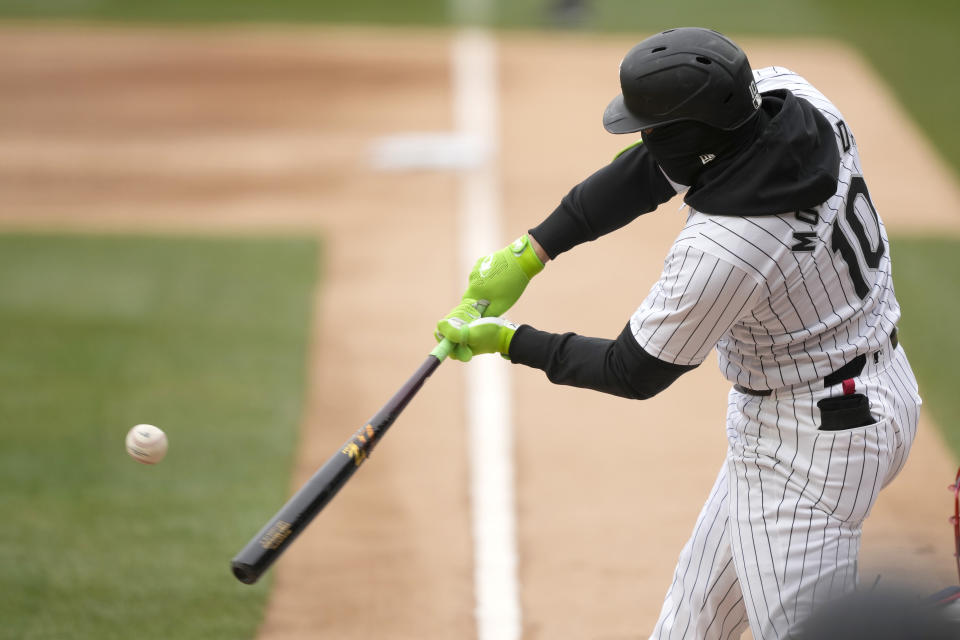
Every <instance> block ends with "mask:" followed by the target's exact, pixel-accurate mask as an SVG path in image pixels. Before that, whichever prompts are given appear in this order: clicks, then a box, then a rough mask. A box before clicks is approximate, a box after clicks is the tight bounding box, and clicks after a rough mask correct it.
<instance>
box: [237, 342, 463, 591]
mask: <svg viewBox="0 0 960 640" xmlns="http://www.w3.org/2000/svg"><path fill="white" fill-rule="evenodd" d="M445 355H446V354H445V353H444V354H443V357H445ZM443 357H437V356H436V355H433V354H431V355H430V356H428V357H427V359H426V360H425V361H424V362H423V364H422V365H420V368H419V369H417V371H416V373H414V374H413V375H412V376H410V378H409V379H408V380H407V381H406V382H405V383H404V384H403V386H402V387H401V388H400V389H399V390H398V391H397V392H396V393H395V394H394V395H393V397H392V398H390V400H389V401H388V402H387V403H386V404H385V405H384V406H383V408H381V409H380V411H378V412H377V414H376V415H375V416H374V417H373V418H371V419H370V422H369V423H367V424H366V425H365V426H363V427H361V428H360V430H359V431H357V432H356V433H355V434H354V435H353V437H352V438H350V440H348V441H347V442H346V443H345V444H344V445H343V447H341V448H340V450H339V451H337V452H336V453H335V454H333V456H332V457H331V458H330V459H329V460H327V462H326V463H325V464H324V465H323V466H322V467H320V469H319V470H318V471H317V472H316V473H315V474H313V477H312V478H310V479H309V480H308V481H307V482H306V484H304V485H303V486H302V487H300V489H299V490H298V491H297V492H296V493H295V494H293V497H291V498H290V499H289V500H288V501H287V503H286V504H285V505H283V507H282V508H281V509H280V511H278V512H277V514H276V515H275V516H273V518H272V519H271V520H270V522H268V523H267V524H266V525H265V526H264V527H263V528H262V529H261V530H260V532H259V533H257V535H255V536H254V537H253V538H251V539H250V542H248V543H247V546H245V547H244V548H243V549H242V550H241V551H240V553H238V554H237V555H236V556H234V558H233V560H232V561H231V563H230V566H231V568H232V570H233V575H235V576H236V577H237V580H239V581H240V582H243V583H244V584H253V583H254V582H256V581H257V580H259V579H260V576H262V575H263V573H264V572H265V571H266V570H267V569H268V568H270V565H272V564H273V563H274V561H275V560H276V559H277V558H279V557H280V554H282V553H283V551H284V549H286V548H287V547H288V546H289V545H290V544H291V543H292V542H293V541H294V540H295V539H296V537H297V536H298V535H300V533H301V532H302V531H303V530H304V529H306V527H307V525H308V524H310V522H311V521H312V520H313V519H314V517H315V516H316V515H317V514H318V513H320V511H321V510H322V509H323V508H324V507H325V506H327V503H328V502H330V500H332V499H333V496H335V495H337V492H338V491H340V488H341V487H343V485H344V484H346V482H347V480H349V479H350V477H351V476H352V475H353V474H354V472H355V471H356V470H357V469H358V468H359V467H360V465H361V464H363V462H364V461H365V460H366V459H367V458H368V457H369V456H370V452H371V451H372V450H373V447H374V445H376V444H377V442H379V441H380V438H382V437H383V435H384V433H386V431H387V429H389V428H390V425H391V424H393V422H394V420H396V419H397V416H399V415H400V412H401V411H403V409H404V408H405V407H406V406H407V404H408V403H409V402H410V400H412V399H413V396H414V395H416V393H417V391H419V390H420V387H422V386H423V383H424V382H425V381H426V379H427V378H428V377H429V376H430V374H431V373H433V371H434V370H435V369H436V368H437V367H438V366H439V365H440V362H441V361H442V359H443Z"/></svg>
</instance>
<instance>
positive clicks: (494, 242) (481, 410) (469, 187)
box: [452, 28, 521, 640]
mask: <svg viewBox="0 0 960 640" xmlns="http://www.w3.org/2000/svg"><path fill="white" fill-rule="evenodd" d="M452 63H453V64H452V67H453V96H454V115H455V121H456V128H457V132H458V134H459V135H461V136H463V137H464V138H466V139H470V140H477V141H481V143H482V148H483V150H484V151H485V153H484V154H482V156H481V157H480V159H479V160H477V161H476V162H475V164H473V165H472V166H471V167H470V168H469V169H466V170H464V171H462V172H461V177H460V189H459V202H458V207H457V210H458V213H459V244H460V250H459V255H460V272H461V273H468V272H469V270H470V269H471V268H472V267H473V262H474V260H476V258H477V257H479V256H481V255H483V254H485V253H489V252H491V251H493V250H494V249H496V248H498V247H499V246H500V245H502V244H504V240H503V237H502V233H501V229H500V183H499V179H498V172H499V162H498V159H499V135H500V131H499V97H498V90H497V74H496V68H497V59H496V44H495V42H494V40H493V38H492V37H491V36H490V35H489V34H488V33H487V32H486V31H483V30H481V29H478V28H465V29H462V30H461V31H459V32H458V33H457V36H456V38H455V40H454V43H453V51H452ZM475 160H476V159H475ZM509 367H510V365H509V363H507V362H506V361H505V360H502V359H500V358H497V357H494V356H482V357H478V358H476V359H475V360H473V361H471V362H470V364H469V365H468V366H467V367H466V374H467V389H466V410H467V428H468V431H469V447H470V451H469V457H470V491H471V511H472V531H473V540H474V589H475V597H476V611H475V613H476V622H477V637H478V639H479V640H516V639H517V638H519V637H520V630H521V611H520V597H519V587H518V583H517V546H516V523H515V513H516V509H515V500H514V472H513V424H512V415H511V413H512V410H511V407H512V401H511V397H510V370H509Z"/></svg>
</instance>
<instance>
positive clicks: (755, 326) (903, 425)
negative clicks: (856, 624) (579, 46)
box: [437, 28, 920, 639]
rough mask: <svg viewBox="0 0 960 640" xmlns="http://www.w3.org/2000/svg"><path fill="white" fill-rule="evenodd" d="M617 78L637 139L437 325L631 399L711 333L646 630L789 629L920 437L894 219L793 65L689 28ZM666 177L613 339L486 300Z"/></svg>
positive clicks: (840, 576)
mask: <svg viewBox="0 0 960 640" xmlns="http://www.w3.org/2000/svg"><path fill="white" fill-rule="evenodd" d="M620 86H621V91H622V92H621V94H620V95H618V96H616V97H615V98H614V99H613V101H612V102H611V103H610V104H609V106H608V107H607V109H606V111H605V113H604V116H603V124H604V127H605V128H606V130H607V131H609V132H611V133H617V134H621V133H635V132H639V133H640V138H641V140H640V141H639V142H637V143H636V144H634V145H633V146H630V147H628V148H627V149H626V150H625V151H623V152H622V153H620V155H618V156H617V157H616V158H615V159H614V160H613V161H612V162H611V163H610V164H609V165H607V166H605V167H603V168H601V169H599V170H598V171H597V172H596V173H594V174H593V175H591V176H590V177H588V178H587V179H586V180H584V181H583V182H581V183H580V184H578V185H577V186H575V187H573V189H572V190H571V191H570V192H569V193H568V194H567V195H566V196H565V197H564V198H563V199H562V201H561V203H560V205H559V206H558V207H557V208H556V210H554V211H553V213H551V214H550V215H549V216H547V218H546V219H544V220H543V221H542V222H541V223H540V224H539V225H537V226H535V227H533V228H532V229H530V230H529V232H528V233H527V234H525V235H524V236H522V237H521V238H519V239H518V240H517V241H516V242H514V243H513V244H512V245H510V246H508V247H506V248H504V249H502V250H500V251H497V252H495V253H493V254H491V255H488V256H484V257H482V258H480V259H479V260H478V261H477V263H476V266H475V267H474V269H473V271H472V272H471V273H470V276H469V286H468V287H467V290H466V292H465V293H464V295H463V299H462V301H461V304H460V305H458V306H457V307H455V308H454V309H453V311H452V312H451V313H450V314H449V315H447V316H446V317H445V318H444V319H442V320H441V321H440V322H439V323H438V326H437V329H438V337H441V336H445V337H447V338H449V339H450V340H451V341H453V342H455V343H457V345H456V347H455V349H454V353H453V357H454V358H456V359H459V360H463V361H466V360H469V359H470V358H471V357H472V355H474V354H480V353H494V352H496V353H500V354H502V355H503V356H504V357H506V358H509V359H510V360H511V361H512V362H514V363H516V364H523V365H527V366H530V367H536V368H538V369H542V370H543V371H544V372H545V373H546V375H547V377H548V378H549V379H550V381H552V382H554V383H557V384H566V385H573V386H577V387H586V388H591V389H596V390H598V391H603V392H606V393H612V394H616V395H619V396H625V397H628V398H638V399H643V398H649V397H651V396H653V395H655V394H657V393H659V392H661V391H663V390H664V389H666V388H667V387H668V386H669V385H670V384H671V383H672V382H673V381H674V380H676V379H677V378H678V377H679V376H680V375H682V374H683V373H685V372H687V371H689V370H691V369H693V368H694V367H697V366H698V365H699V364H700V363H702V362H703V361H704V359H705V358H706V357H707V355H708V354H709V353H710V351H711V350H713V349H716V351H717V355H718V359H719V365H720V370H721V371H722V373H723V375H724V376H725V377H726V378H727V379H728V380H729V381H730V382H731V383H732V388H731V390H730V394H729V400H728V410H727V424H726V429H727V437H728V449H727V455H726V460H725V461H724V463H723V465H722V466H721V467H720V471H719V473H718V475H717V479H716V483H715V484H714V486H713V489H712V491H711V492H710V494H709V497H708V498H707V500H706V503H705V504H704V506H703V510H702V511H701V513H700V515H699V518H698V519H697V522H696V524H695V525H694V527H693V532H692V534H691V536H690V538H689V540H688V541H687V543H686V545H685V546H684V547H683V550H682V551H681V553H680V558H679V561H678V563H677V567H676V570H675V573H674V576H673V580H672V582H671V583H670V586H669V588H668V589H667V594H666V598H665V600H664V602H663V608H662V610H661V613H660V617H659V620H658V621H657V623H656V626H655V628H654V629H653V632H652V635H651V637H652V638H673V639H678V638H736V637H739V636H740V634H741V632H742V631H743V630H744V629H745V628H746V627H747V625H749V626H750V629H751V631H752V633H753V635H754V637H755V638H758V639H759V638H764V639H770V638H786V637H790V636H792V635H797V634H799V633H800V632H801V631H802V623H803V621H804V619H806V618H807V617H809V616H810V614H811V612H812V611H813V610H814V608H815V607H817V605H818V604H820V603H823V602H827V601H829V600H831V599H834V598H836V597H838V596H840V595H842V594H845V593H847V592H850V591H852V590H853V589H854V588H855V587H856V586H857V555H858V552H859V549H860V535H861V526H862V524H863V521H864V519H865V518H866V517H867V515H868V514H869V513H870V509H871V507H872V506H873V504H874V502H875V500H876V498H877V494H878V493H879V491H880V489H881V488H882V487H884V486H885V485H886V484H887V483H889V482H890V481H891V480H892V479H893V478H894V477H895V476H896V475H897V473H898V472H899V471H900V469H901V468H902V467H903V465H904V462H905V461H906V458H907V454H908V452H909V450H910V446H911V443H912V442H913V439H914V435H915V433H916V428H917V419H918V414H919V407H920V398H919V396H918V394H917V384H916V381H915V379H914V376H913V373H912V371H911V369H910V365H909V363H908V362H907V357H906V355H905V354H904V351H903V348H902V347H900V346H898V341H897V330H896V323H897V321H898V319H899V317H900V308H899V305H898V303H897V299H896V297H895V296H894V289H893V282H892V279H891V270H890V250H889V244H888V241H887V235H886V232H885V230H884V226H883V223H882V222H881V220H880V217H879V216H878V214H877V210H876V207H875V205H874V203H873V202H872V200H871V199H870V193H869V191H868V190H867V183H866V182H865V179H864V176H863V173H862V170H861V167H860V158H859V155H858V150H857V144H856V140H855V138H854V136H853V134H852V132H851V129H850V127H849V125H848V124H847V121H846V120H845V119H844V117H843V115H842V114H841V113H840V111H839V110H838V109H837V108H836V107H835V106H834V105H833V104H832V103H831V102H830V101H829V100H828V99H827V98H826V97H824V95H823V94H821V93H820V92H819V91H818V90H817V89H815V88H814V87H813V86H812V85H810V83H808V82H807V81H806V80H804V79H803V78H802V77H800V76H799V75H797V74H795V73H793V72H791V71H789V70H787V69H784V68H781V67H768V68H765V69H760V70H758V71H752V70H751V68H750V65H749V62H748V61H747V57H746V55H745V54H744V52H743V51H742V50H741V49H740V48H739V47H738V46H737V45H736V44H734V43H733V42H731V41H730V40H729V39H727V38H726V37H724V36H723V35H721V34H719V33H717V32H715V31H711V30H708V29H699V28H683V29H672V30H669V31H664V32H663V33H660V34H657V35H655V36H652V37H650V38H648V39H646V40H644V41H642V42H640V44H638V45H637V46H635V47H634V48H633V49H631V50H630V51H629V52H628V53H627V55H626V57H625V58H624V59H623V61H622V63H621V65H620ZM678 193H682V194H684V195H683V199H684V202H685V203H686V205H688V209H687V219H686V223H685V224H684V226H683V229H682V230H681V231H680V233H679V234H678V236H677V238H676V240H675V241H674V243H673V246H672V247H671V248H670V250H669V252H668V253H667V256H666V259H665V261H664V267H663V272H662V274H661V276H660V279H659V280H658V281H657V282H655V283H654V284H653V287H652V288H651V289H650V292H649V294H648V295H647V297H646V299H645V300H643V301H642V302H641V303H640V306H639V308H638V309H637V310H636V311H635V312H634V313H633V315H632V316H631V317H630V319H629V320H628V321H627V323H626V325H625V326H624V328H623V331H622V332H621V333H620V335H619V336H617V337H616V338H615V339H612V340H611V339H600V338H589V337H583V336H580V335H577V334H574V333H566V334H562V335H561V334H555V333H549V332H545V331H539V330H537V329H534V328H533V327H531V326H528V325H520V326H517V325H515V324H512V323H510V322H508V321H507V320H505V319H503V318H501V317H500V316H501V314H503V313H504V312H505V311H507V309H509V308H510V306H511V305H513V303H514V302H516V300H517V299H518V298H519V296H520V295H521V293H522V292H523V290H524V288H525V287H526V285H527V283H528V282H529V280H530V279H531V278H532V277H533V276H534V275H536V274H537V273H539V272H540V271H541V270H542V269H543V268H544V265H545V264H546V263H547V262H548V261H549V260H552V259H555V258H556V257H557V256H559V255H560V254H561V253H563V252H565V251H567V250H569V249H571V248H573V247H575V246H576V245H578V244H580V243H582V242H586V241H589V240H596V239H597V238H599V237H600V236H602V235H604V234H606V233H609V232H612V231H614V230H616V229H618V228H619V227H621V226H623V225H626V224H627V223H629V222H631V221H633V220H634V219H635V218H637V217H639V216H640V215H642V214H644V213H648V212H650V211H653V210H654V209H656V208H657V206H658V205H660V204H662V203H664V202H666V201H667V200H669V199H670V198H671V197H673V196H674V195H675V194H678Z"/></svg>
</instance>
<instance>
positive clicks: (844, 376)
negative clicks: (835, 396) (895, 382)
mask: <svg viewBox="0 0 960 640" xmlns="http://www.w3.org/2000/svg"><path fill="white" fill-rule="evenodd" d="M898 344H899V340H898V338H897V328H896V327H894V328H893V330H892V331H891V332H890V341H889V343H887V344H885V345H883V347H881V348H880V349H877V350H876V351H871V352H870V353H862V354H860V355H859V356H857V357H855V358H854V359H853V360H851V361H850V362H848V363H846V364H845V365H843V366H842V367H840V368H839V369H837V370H835V371H833V372H831V373H829V374H827V375H826V376H824V377H823V378H822V379H821V380H822V382H823V386H824V388H827V387H832V386H834V385H837V384H841V383H842V382H843V381H844V380H849V379H850V378H856V377H857V376H859V375H860V374H861V373H862V372H863V370H864V368H865V367H866V366H867V364H868V362H870V361H871V360H872V361H873V362H874V363H876V362H878V361H879V360H880V358H881V356H882V354H883V352H884V351H885V350H886V349H887V348H889V349H891V350H893V349H896V348H897V345H898ZM733 388H734V389H736V390H737V391H739V392H740V393H745V394H747V395H750V396H769V395H770V394H772V393H773V392H774V391H775V389H750V388H748V387H745V386H743V385H741V384H734V385H733Z"/></svg>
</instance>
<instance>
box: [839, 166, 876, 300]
mask: <svg viewBox="0 0 960 640" xmlns="http://www.w3.org/2000/svg"><path fill="white" fill-rule="evenodd" d="M858 202H861V203H863V204H865V205H866V207H861V211H862V212H863V213H864V214H865V217H868V218H870V220H869V222H870V227H871V229H870V235H874V236H875V238H870V237H868V235H867V229H866V228H865V227H864V225H863V221H862V220H861V218H860V216H858V215H857V203H858ZM864 209H866V211H869V214H866V211H863V210H864ZM843 218H844V219H845V220H846V221H847V226H848V227H849V228H850V231H851V232H853V236H854V240H855V241H856V242H851V240H850V238H849V237H848V236H847V234H846V233H845V232H844V230H843V229H842V228H841V226H840V216H839V215H838V216H837V217H836V219H835V220H834V221H833V232H832V234H831V238H830V248H831V249H833V250H834V251H835V252H837V253H839V254H840V257H841V258H843V261H844V262H846V263H847V270H848V271H849V272H850V279H851V280H852V281H853V288H854V290H855V291H856V292H857V295H858V296H860V299H861V300H862V299H864V298H866V297H867V294H868V293H870V287H869V286H868V285H867V281H866V278H864V275H863V267H862V266H861V265H866V267H867V268H868V269H876V268H877V267H879V266H880V259H881V258H883V253H884V250H885V249H884V246H883V238H882V237H881V235H880V218H879V216H877V210H876V209H875V208H874V207H873V202H871V201H870V193H869V192H868V191H867V183H866V182H865V181H864V179H863V176H853V179H852V180H851V181H850V190H849V191H848V192H847V205H846V208H845V210H844V215H843ZM858 249H859V251H858Z"/></svg>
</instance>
